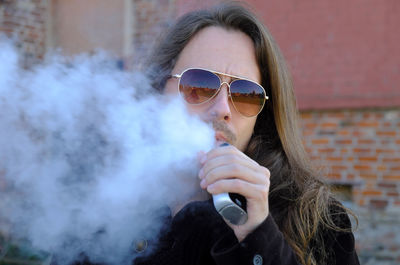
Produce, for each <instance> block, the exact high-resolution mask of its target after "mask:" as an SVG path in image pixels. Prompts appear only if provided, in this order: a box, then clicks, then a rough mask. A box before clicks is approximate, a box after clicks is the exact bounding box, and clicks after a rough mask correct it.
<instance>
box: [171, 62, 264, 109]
mask: <svg viewBox="0 0 400 265" xmlns="http://www.w3.org/2000/svg"><path fill="white" fill-rule="evenodd" d="M220 76H228V77H231V78H232V80H231V82H229V83H228V82H222V81H221V78H220ZM170 77H174V78H177V79H179V85H178V87H179V93H180V94H181V95H182V97H183V98H184V99H185V101H186V102H187V103H189V104H192V105H198V104H202V103H205V102H208V101H209V100H211V99H212V98H213V97H215V95H217V94H218V92H219V91H220V89H221V86H222V85H223V84H226V85H227V86H228V94H229V97H230V98H231V101H232V105H233V106H234V108H235V109H236V111H238V112H239V113H240V114H242V115H243V116H246V117H253V116H256V115H258V114H259V113H260V112H261V110H262V109H263V107H264V104H265V101H266V100H267V99H268V96H267V95H266V93H265V89H264V88H263V87H262V86H261V85H259V84H257V83H256V82H254V81H251V80H248V79H245V78H242V77H237V76H233V75H228V74H224V73H219V72H216V71H211V70H207V69H201V68H189V69H186V70H184V71H183V72H182V73H181V74H175V75H172V76H170Z"/></svg>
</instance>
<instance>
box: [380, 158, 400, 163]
mask: <svg viewBox="0 0 400 265" xmlns="http://www.w3.org/2000/svg"><path fill="white" fill-rule="evenodd" d="M382 161H383V162H395V163H397V162H400V157H385V158H383V159H382Z"/></svg>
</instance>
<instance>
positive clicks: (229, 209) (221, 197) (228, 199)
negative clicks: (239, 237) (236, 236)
mask: <svg viewBox="0 0 400 265" xmlns="http://www.w3.org/2000/svg"><path fill="white" fill-rule="evenodd" d="M227 145H229V144H228V143H223V144H221V145H220V146H227ZM212 197H213V202H214V207H215V209H216V210H217V212H218V213H219V214H220V215H222V217H224V218H225V219H226V220H228V221H229V222H230V223H231V224H233V225H242V224H244V223H246V221H247V212H246V198H245V197H243V196H242V195H240V194H236V193H220V194H215V195H213V196H212Z"/></svg>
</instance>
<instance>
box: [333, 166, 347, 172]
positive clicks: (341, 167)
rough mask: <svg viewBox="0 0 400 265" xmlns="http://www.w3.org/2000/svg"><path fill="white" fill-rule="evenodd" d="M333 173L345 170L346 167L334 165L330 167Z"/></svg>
mask: <svg viewBox="0 0 400 265" xmlns="http://www.w3.org/2000/svg"><path fill="white" fill-rule="evenodd" d="M331 168H332V170H333V171H342V170H347V166H340V165H334V166H331Z"/></svg>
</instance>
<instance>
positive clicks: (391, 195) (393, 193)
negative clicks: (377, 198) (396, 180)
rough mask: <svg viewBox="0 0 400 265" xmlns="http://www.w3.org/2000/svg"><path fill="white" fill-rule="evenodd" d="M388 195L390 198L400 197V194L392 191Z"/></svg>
mask: <svg viewBox="0 0 400 265" xmlns="http://www.w3.org/2000/svg"><path fill="white" fill-rule="evenodd" d="M386 195H387V196H390V197H399V195H400V194H399V193H398V192H392V191H390V192H387V193H386Z"/></svg>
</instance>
